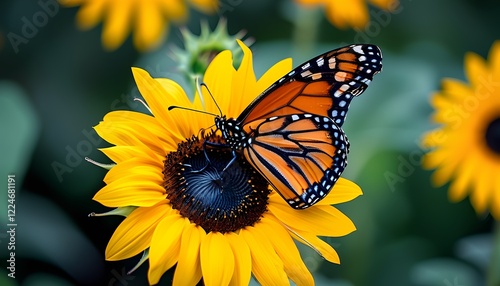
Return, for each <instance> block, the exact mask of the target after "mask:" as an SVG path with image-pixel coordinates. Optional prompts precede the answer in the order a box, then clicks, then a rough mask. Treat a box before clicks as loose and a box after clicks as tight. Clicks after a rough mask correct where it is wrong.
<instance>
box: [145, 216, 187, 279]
mask: <svg viewBox="0 0 500 286" xmlns="http://www.w3.org/2000/svg"><path fill="white" fill-rule="evenodd" d="M189 227H192V226H190V224H189V221H188V220H187V219H186V218H183V217H182V216H180V215H179V214H178V213H177V212H172V213H170V214H169V215H167V216H165V217H164V218H163V219H162V220H161V222H160V223H159V224H158V226H157V227H156V230H155V232H154V234H153V238H152V239H151V246H150V248H149V271H148V280H149V283H150V284H157V283H158V281H160V278H161V276H162V275H163V273H165V271H167V270H168V269H170V268H171V267H172V266H174V264H175V263H176V262H177V260H178V259H179V250H180V246H181V235H182V233H183V232H184V229H185V228H189Z"/></svg>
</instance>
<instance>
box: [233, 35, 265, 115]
mask: <svg viewBox="0 0 500 286" xmlns="http://www.w3.org/2000/svg"><path fill="white" fill-rule="evenodd" d="M238 44H239V45H240V48H241V50H242V51H243V59H242V60H241V64H240V66H239V67H238V70H237V71H236V72H234V77H233V82H232V89H231V98H234V99H236V100H234V101H235V102H232V104H231V106H230V107H229V111H228V114H227V115H228V116H230V117H238V116H239V115H240V113H241V112H242V111H243V109H244V107H246V106H247V105H248V104H249V103H250V102H251V101H253V100H254V99H255V98H256V97H257V96H258V95H259V93H260V92H259V91H258V90H256V83H257V79H256V77H255V73H254V71H253V56H252V51H251V50H250V49H249V48H248V47H247V46H246V45H245V44H244V43H243V42H242V41H239V40H238ZM238 103H240V104H244V106H241V105H239V104H238Z"/></svg>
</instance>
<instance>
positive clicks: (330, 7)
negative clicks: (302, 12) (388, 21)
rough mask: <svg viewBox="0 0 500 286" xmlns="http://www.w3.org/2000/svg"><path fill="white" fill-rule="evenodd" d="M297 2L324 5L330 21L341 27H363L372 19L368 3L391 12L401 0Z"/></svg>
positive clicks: (297, 0) (303, 0) (305, 0)
mask: <svg viewBox="0 0 500 286" xmlns="http://www.w3.org/2000/svg"><path fill="white" fill-rule="evenodd" d="M296 2H297V3H299V4H300V5H303V6H307V7H316V6H321V7H324V8H325V13H326V16H327V18H328V20H329V21H330V23H332V24H333V25H334V26H335V27H337V28H340V29H347V28H349V27H352V28H358V29H363V28H364V27H365V26H366V24H368V21H369V20H370V15H369V13H368V3H370V4H371V5H374V6H376V7H378V8H380V9H382V10H386V11H389V12H391V11H393V10H394V9H396V8H398V5H399V0H349V1H343V0H296Z"/></svg>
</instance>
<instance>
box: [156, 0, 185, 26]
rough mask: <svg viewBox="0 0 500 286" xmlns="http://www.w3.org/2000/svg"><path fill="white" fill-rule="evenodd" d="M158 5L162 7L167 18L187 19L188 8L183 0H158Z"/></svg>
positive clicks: (175, 19)
mask: <svg viewBox="0 0 500 286" xmlns="http://www.w3.org/2000/svg"><path fill="white" fill-rule="evenodd" d="M156 5H158V6H159V7H160V8H161V10H162V11H163V14H165V16H166V18H167V19H172V20H174V21H184V20H185V19H186V16H187V12H188V10H187V6H186V4H185V3H184V1H182V0H170V1H164V0H156Z"/></svg>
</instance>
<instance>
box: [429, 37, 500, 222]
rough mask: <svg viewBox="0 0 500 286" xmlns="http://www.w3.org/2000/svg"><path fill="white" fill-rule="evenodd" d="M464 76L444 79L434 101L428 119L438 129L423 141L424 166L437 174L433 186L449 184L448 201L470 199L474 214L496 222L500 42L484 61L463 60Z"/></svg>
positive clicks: (472, 57) (499, 179)
mask: <svg viewBox="0 0 500 286" xmlns="http://www.w3.org/2000/svg"><path fill="white" fill-rule="evenodd" d="M465 74H466V76H467V79H468V82H462V81H458V80H455V79H444V80H443V82H442V90H441V91H438V92H436V93H435V94H434V95H433V96H432V99H431V104H432V106H433V107H434V109H435V113H434V115H433V117H432V119H433V121H434V122H436V123H437V124H440V125H441V126H440V127H439V128H438V129H436V130H434V131H431V132H429V133H427V134H426V135H425V136H424V138H423V145H424V146H425V147H427V148H432V150H431V151H429V152H428V154H426V155H425V156H424V160H423V166H424V167H425V168H428V169H436V171H435V172H434V174H433V177H432V180H433V183H434V184H435V185H436V186H441V185H444V184H445V183H446V182H449V181H451V185H450V188H449V198H450V200H451V201H454V202H457V201H460V200H462V199H464V198H465V197H466V196H467V195H468V194H469V195H470V200H471V203H472V206H473V207H474V209H475V210H476V212H477V213H481V214H482V213H485V212H487V211H488V210H489V211H490V213H491V214H492V215H493V217H494V218H495V219H497V220H500V176H499V174H500V41H497V42H495V43H494V44H493V46H492V48H491V50H490V54H489V56H488V61H486V60H485V59H483V58H481V57H480V56H479V55H477V54H475V53H468V54H466V56H465Z"/></svg>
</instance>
